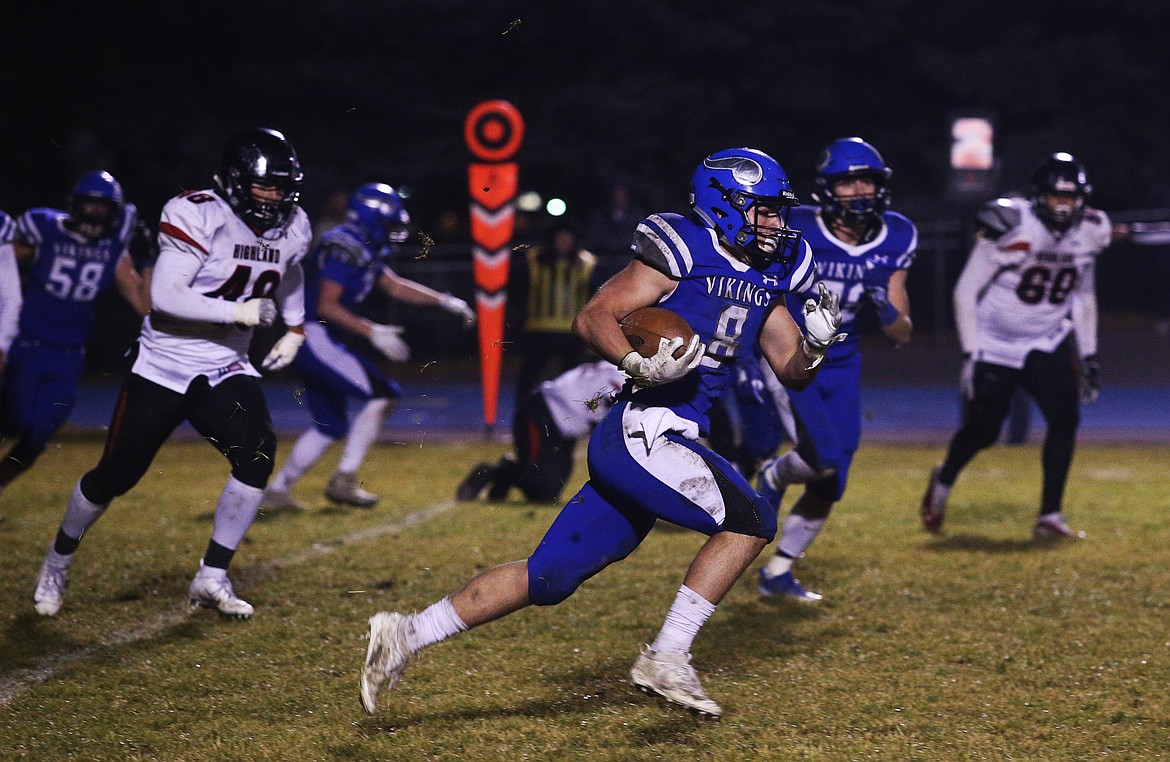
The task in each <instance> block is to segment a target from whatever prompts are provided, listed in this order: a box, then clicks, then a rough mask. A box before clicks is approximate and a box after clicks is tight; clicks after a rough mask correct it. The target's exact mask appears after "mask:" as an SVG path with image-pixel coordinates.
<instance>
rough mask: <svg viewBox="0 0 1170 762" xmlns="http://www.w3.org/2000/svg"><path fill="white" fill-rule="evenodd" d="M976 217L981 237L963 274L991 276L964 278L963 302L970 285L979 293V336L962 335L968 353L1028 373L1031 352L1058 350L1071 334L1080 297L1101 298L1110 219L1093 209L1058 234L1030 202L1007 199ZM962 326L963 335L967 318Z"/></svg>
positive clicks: (960, 317)
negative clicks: (1098, 276) (1099, 267)
mask: <svg viewBox="0 0 1170 762" xmlns="http://www.w3.org/2000/svg"><path fill="white" fill-rule="evenodd" d="M976 220H977V222H978V223H979V226H980V230H979V235H980V238H979V239H978V240H977V241H976V243H975V246H974V248H972V250H971V256H970V260H971V261H968V263H967V267H966V268H965V271H964V276H966V275H967V272H966V270H968V269H972V270H973V272H975V273H985V274H986V277H979V278H975V279H965V277H962V276H961V277H960V279H959V285H958V286H957V287H956V305H958V304H959V303H960V302H961V300H960V298H959V291H960V290H961V289H964V288H969V289H971V290H972V291H973V292H976V296H975V298H976V300H977V306H976V309H975V316H974V317H975V320H974V329H975V330H974V336H966V335H963V336H961V338H962V339H963V344H964V347H963V348H964V350H965V351H969V352H971V353H972V354H973V355H974V357H975V359H976V360H981V361H983V362H989V363H994V364H996V365H1004V366H1007V367H1010V368H1022V367H1023V366H1024V359H1025V358H1026V357H1027V356H1028V353H1029V352H1031V351H1033V350H1038V351H1041V352H1051V351H1052V350H1054V349H1055V348H1056V347H1057V346H1058V345H1059V344H1060V342H1062V341H1063V340H1064V339H1065V337H1066V336H1068V334H1069V333H1070V332H1071V331H1072V328H1073V323H1072V320H1071V319H1070V310H1071V308H1072V305H1073V301H1074V300H1076V299H1080V298H1083V299H1088V300H1095V298H1096V297H1095V295H1094V287H1095V276H1094V273H1095V268H1096V261H1097V257H1098V255H1100V253H1101V251H1102V250H1104V249H1105V247H1106V246H1108V245H1109V241H1110V235H1111V231H1112V228H1111V225H1110V222H1109V217H1108V216H1107V215H1106V214H1105V213H1104V212H1102V211H1100V210H1098V209H1092V208H1089V207H1086V208H1085V209H1084V212H1083V214H1082V216H1081V219H1080V220H1079V221H1077V222H1075V223H1074V224H1073V225H1072V226H1071V227H1069V229H1068V230H1066V231H1065V232H1064V233H1063V234H1057V233H1053V231H1051V230H1050V229H1049V228H1048V226H1046V225H1045V224H1044V222H1043V221H1041V220H1040V218H1039V217H1037V216H1036V212H1035V211H1034V210H1033V208H1032V203H1031V202H1030V201H1028V200H1026V199H1022V198H1001V199H996V200H995V201H992V202H990V203H988V205H987V206H986V207H984V209H983V210H981V211H980V212H979V213H978V214H977V216H976ZM972 281H980V282H972ZM959 322H960V333H961V334H962V333H964V331H963V325H962V323H963V322H964V321H963V319H962V316H961V315H960V316H959ZM969 324H970V323H969V321H968V325H969ZM967 332H968V333H969V332H970V331H969V330H968V331H967ZM969 344H970V346H969Z"/></svg>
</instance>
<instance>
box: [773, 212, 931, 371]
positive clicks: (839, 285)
mask: <svg viewBox="0 0 1170 762" xmlns="http://www.w3.org/2000/svg"><path fill="white" fill-rule="evenodd" d="M882 222H883V224H882V227H881V230H880V231H879V232H878V233H877V235H875V236H874V237H873V238H872V239H871V240H869V241H866V242H865V243H860V244H857V245H852V244H848V243H845V242H844V241H841V240H840V239H838V238H836V237H835V236H834V235H833V234H832V233H830V232H829V229H828V227H827V226H826V224H825V220H824V218H823V217H822V216H821V210H820V208H819V207H815V206H799V207H796V208H795V209H793V210H792V212H791V213H790V214H789V217H788V226H789V227H793V228H796V229H797V230H799V231H800V232H801V235H802V237H803V238H804V240H805V241H806V242H807V243H808V244H809V246H811V247H812V252H813V257H814V258H815V259H816V262H817V280H818V281H824V283H825V285H826V286H828V288H829V290H830V291H831V292H833V293H834V294H837V295H839V296H840V297H841V318H842V320H841V330H842V331H844V332H846V333H848V334H849V335H848V336H847V337H846V339H845V341H843V342H840V343H837V344H834V345H833V346H832V347H830V348H829V354H828V358H827V359H828V360H829V361H832V360H833V359H834V358H837V359H840V358H844V357H848V356H849V355H852V354H853V353H854V352H856V351H857V338H858V337H857V326H856V319H857V312H858V309H859V308H860V307H861V305H862V304H863V303H864V302H865V301H867V300H866V299H865V297H864V295H865V285H864V281H865V280H866V278H867V275H866V273H867V271H868V272H869V273H870V274H869V275H868V279H869V280H870V281H871V282H876V281H880V282H881V283H883V284H885V283H889V280H890V275H891V274H892V273H893V272H894V271H895V270H905V269H908V268H909V267H910V265H911V263H913V261H914V252H915V251H916V249H917V248H918V230H917V228H915V227H914V223H913V222H911V221H910V220H908V219H906V218H905V217H903V216H902V215H901V214H898V213H897V212H889V211H887V212H884V213H883V214H882ZM809 285H810V288H808V289H798V290H796V291H794V292H793V293H791V294H789V295H788V297H787V299H788V309H789V311H790V312H792V316H793V317H794V318H795V319H796V322H797V324H798V325H800V327H801V330H802V331H803V330H804V302H805V300H806V299H810V298H813V299H816V298H819V294H818V293H817V290H816V289H815V288H811V286H813V285H815V284H813V283H811V282H810V284H809Z"/></svg>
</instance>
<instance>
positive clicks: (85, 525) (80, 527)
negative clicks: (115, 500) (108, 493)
mask: <svg viewBox="0 0 1170 762" xmlns="http://www.w3.org/2000/svg"><path fill="white" fill-rule="evenodd" d="M109 507H110V504H109V503H106V504H105V505H98V504H97V503H93V502H90V500H89V498H87V497H86V496H85V495H83V494H81V480H78V482H77V484H74V485H73V494H71V495H70V496H69V505H68V507H66V508H65V517H64V518H62V519H61V531H62V532H64V533H65V534H67V535H69V536H70V537H76V538H78V539H81V537H82V535H84V534H85V532H86V530H87V529H89V528H90V527H91V526H93V525H94V524H95V523H97V520H98V519H100V518H101V517H102V514H103V513H105V512H106V509H107V508H109Z"/></svg>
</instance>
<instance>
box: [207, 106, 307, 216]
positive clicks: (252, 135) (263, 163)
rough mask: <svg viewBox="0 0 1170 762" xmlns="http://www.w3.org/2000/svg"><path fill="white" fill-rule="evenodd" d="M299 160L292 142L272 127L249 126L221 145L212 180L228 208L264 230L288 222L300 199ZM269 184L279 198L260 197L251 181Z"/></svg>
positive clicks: (301, 176)
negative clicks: (265, 198) (221, 149)
mask: <svg viewBox="0 0 1170 762" xmlns="http://www.w3.org/2000/svg"><path fill="white" fill-rule="evenodd" d="M304 179H305V176H304V173H303V172H301V161H300V159H298V158H297V152H296V150H295V149H294V148H293V147H292V143H289V142H288V139H287V138H286V137H285V136H284V135H282V134H281V133H279V132H277V131H276V130H271V129H268V128H267V127H252V128H249V129H246V130H243V131H241V132H238V133H236V135H235V136H233V137H232V138H231V140H229V141H228V142H227V145H225V146H224V148H223V156H222V157H221V159H220V165H219V171H218V172H217V173H216V174H215V184H216V186H217V190H218V192H219V195H221V196H223V198H224V200H226V201H227V202H228V204H230V205H231V207H232V210H234V211H235V213H236V214H237V215H238V216H239V217H240V219H242V220H244V222H247V223H248V224H249V225H252V226H253V227H256V228H260V229H263V230H268V229H271V228H275V227H280V226H281V225H284V224H285V223H286V222H288V220H289V218H290V217H291V216H292V213H293V209H295V208H296V205H297V202H299V201H300V199H301V186H302V185H303V184H304ZM253 184H256V185H262V186H272V187H275V188H278V189H279V190H281V191H282V192H283V193H284V198H282V199H281V200H280V201H262V200H259V199H257V198H255V197H254V196H253V195H252V185H253Z"/></svg>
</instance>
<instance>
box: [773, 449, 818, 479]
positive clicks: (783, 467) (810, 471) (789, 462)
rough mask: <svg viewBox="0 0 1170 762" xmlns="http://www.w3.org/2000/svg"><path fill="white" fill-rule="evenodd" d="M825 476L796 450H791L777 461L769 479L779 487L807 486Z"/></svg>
mask: <svg viewBox="0 0 1170 762" xmlns="http://www.w3.org/2000/svg"><path fill="white" fill-rule="evenodd" d="M823 475H825V474H823V473H822V472H820V471H817V470H816V469H815V468H813V467H812V466H810V465H809V464H808V463H806V462H805V460H804V458H802V457H800V456H799V455H797V454H796V450H789V451H788V452H786V453H784V454H783V455H781V456H780V457H779V458H777V459H776V463H775V465H774V466H773V468H772V472H771V473H770V474H769V475H768V478H769V479H771V481H772V484H773V485H774V486H776V487H779V486H781V485H784V484H805V483H807V482H810V481H812V480H813V479H816V478H817V477H819V476H823Z"/></svg>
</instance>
